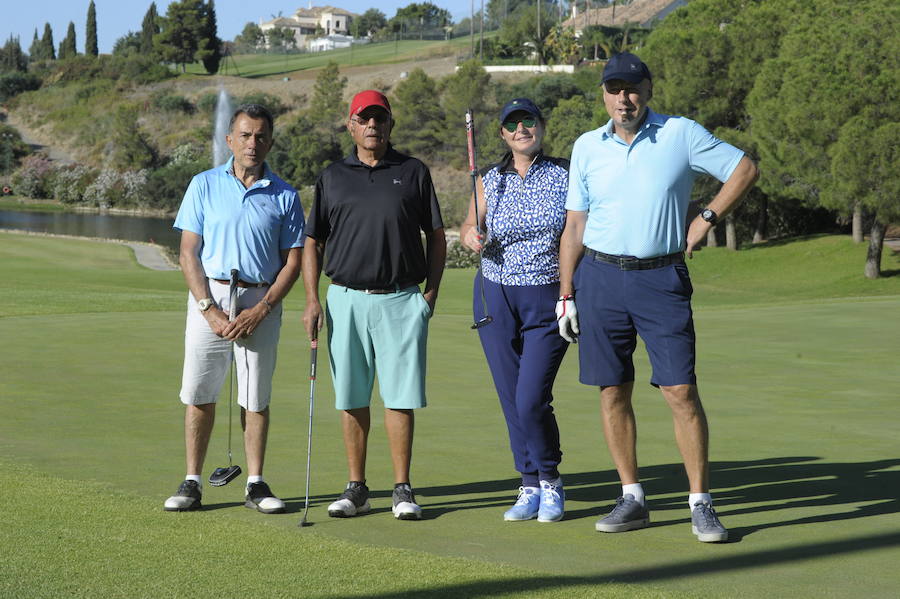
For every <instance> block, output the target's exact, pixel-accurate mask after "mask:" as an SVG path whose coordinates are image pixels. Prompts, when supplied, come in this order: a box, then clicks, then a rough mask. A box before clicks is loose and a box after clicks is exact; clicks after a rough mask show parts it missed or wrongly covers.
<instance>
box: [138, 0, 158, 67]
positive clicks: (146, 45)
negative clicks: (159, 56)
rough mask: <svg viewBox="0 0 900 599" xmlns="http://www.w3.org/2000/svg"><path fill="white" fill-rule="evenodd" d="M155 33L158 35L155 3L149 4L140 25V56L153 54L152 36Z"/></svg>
mask: <svg viewBox="0 0 900 599" xmlns="http://www.w3.org/2000/svg"><path fill="white" fill-rule="evenodd" d="M157 33H159V14H158V13H157V12H156V2H151V3H150V8H148V9H147V14H145V15H144V21H143V23H141V53H142V54H144V55H147V56H149V55H150V54H152V53H153V36H154V35H156V34H157Z"/></svg>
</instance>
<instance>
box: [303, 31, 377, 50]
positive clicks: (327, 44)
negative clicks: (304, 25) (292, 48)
mask: <svg viewBox="0 0 900 599" xmlns="http://www.w3.org/2000/svg"><path fill="white" fill-rule="evenodd" d="M368 43H369V38H367V37H363V38H354V37H353V36H350V35H340V34H337V33H335V34H334V35H326V36H325V37H318V38H316V39H314V40H309V41H308V42H307V44H306V46H307V48H309V51H310V52H324V51H325V50H334V49H335V48H349V47H350V45H351V44H368Z"/></svg>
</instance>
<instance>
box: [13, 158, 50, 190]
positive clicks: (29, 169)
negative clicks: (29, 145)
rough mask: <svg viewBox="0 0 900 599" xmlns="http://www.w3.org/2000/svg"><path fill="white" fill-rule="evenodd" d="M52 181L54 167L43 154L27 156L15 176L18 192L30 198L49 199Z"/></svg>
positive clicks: (14, 184) (14, 183)
mask: <svg viewBox="0 0 900 599" xmlns="http://www.w3.org/2000/svg"><path fill="white" fill-rule="evenodd" d="M52 180H53V166H52V164H51V163H50V160H49V159H48V158H47V157H46V156H44V155H43V154H32V155H31V156H26V157H25V158H23V159H22V164H21V166H19V168H18V170H16V172H15V174H13V186H14V187H15V190H16V192H17V193H18V194H19V195H22V196H25V197H29V198H49V197H50V192H51V183H52Z"/></svg>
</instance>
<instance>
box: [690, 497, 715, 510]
mask: <svg viewBox="0 0 900 599" xmlns="http://www.w3.org/2000/svg"><path fill="white" fill-rule="evenodd" d="M698 501H705V502H707V503H709V504H710V505H712V495H710V494H709V493H691V494H690V495H688V505H689V506H690V507H691V511H692V512H693V511H694V504H695V503H697V502H698Z"/></svg>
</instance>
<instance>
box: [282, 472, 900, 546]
mask: <svg viewBox="0 0 900 599" xmlns="http://www.w3.org/2000/svg"><path fill="white" fill-rule="evenodd" d="M897 466H900V458H890V459H884V460H875V461H871V462H847V463H841V462H821V458H817V457H811V456H790V457H777V458H764V459H759V460H742V461H730V462H712V463H711V464H710V479H711V480H712V482H713V484H714V485H715V486H714V488H713V495H714V497H715V501H716V507H717V511H718V513H719V515H720V516H722V518H723V520H724V519H725V518H727V517H728V516H730V515H737V514H749V513H764V512H772V513H774V512H782V511H783V512H785V513H786V514H787V516H788V517H787V518H785V519H782V520H777V521H772V518H771V517H770V518H768V519H767V520H769V521H768V522H766V523H763V524H759V525H755V526H745V527H741V528H733V529H731V530H730V542H738V541H740V540H741V539H742V538H743V537H745V536H747V535H750V534H753V533H754V532H757V531H760V530H765V529H768V528H777V527H782V526H794V525H802V524H814V523H821V522H832V521H838V520H852V519H855V518H866V517H869V516H878V515H882V514H893V513H898V512H900V497H898V495H897V493H896V491H897V489H900V470H890V469H891V468H896V467H897ZM563 480H564V482H565V488H566V496H567V497H568V498H569V499H570V500H574V501H579V502H587V503H594V504H596V505H595V506H594V507H590V508H586V509H581V510H569V511H567V512H566V516H565V519H566V520H577V519H579V518H594V517H597V516H598V515H601V514H605V513H606V512H607V511H608V510H609V509H610V508H611V507H612V505H613V503H614V501H615V498H616V497H617V496H618V494H619V493H620V492H621V487H620V486H619V480H618V475H617V474H616V472H615V470H604V471H596V472H580V473H574V474H569V473H564V474H563ZM641 482H642V483H643V485H644V489H645V490H646V492H647V494H648V497H649V502H648V503H649V507H650V509H651V511H653V512H655V513H656V518H654V524H652V526H668V525H682V524H685V523H687V522H689V520H690V518H689V515H688V512H687V509H686V508H687V505H686V504H687V500H686V494H687V491H686V489H687V480H686V477H685V475H684V468H683V466H682V465H681V464H659V465H652V466H646V467H643V468H641ZM519 484H520V481H519V479H518V478H508V479H501V480H491V481H476V482H472V483H467V484H462V485H443V486H433V487H419V488H416V493H417V495H418V498H419V502H420V504H421V505H422V508H423V510H424V517H425V518H426V519H434V518H440V517H441V516H443V515H444V514H447V513H450V512H454V511H457V510H467V509H484V508H503V507H508V506H509V505H512V502H513V501H515V490H516V488H517V487H518V486H519ZM663 496H671V497H663ZM336 497H337V493H334V494H330V495H319V496H313V497H311V498H310V507H311V508H312V507H315V506H317V505H322V504H328V503H331V502H332V501H334V500H335V499H336ZM371 497H373V498H379V497H390V491H387V490H373V491H372V493H371ZM654 497H657V499H654ZM286 502H287V509H288V512H289V513H290V512H297V511H301V510H302V509H303V507H304V502H303V497H296V498H290V499H288V500H286ZM748 504H752V505H753V507H742V506H745V505H748ZM829 506H841V507H842V511H839V512H834V511H829V513H824V514H819V515H814V516H806V517H800V518H793V517H790V515H791V514H792V513H793V510H796V509H797V508H803V509H806V508H817V507H818V508H824V507H829ZM373 511H374V510H373ZM380 511H389V510H388V509H384V510H380ZM671 514H677V516H675V517H674V518H673V517H671ZM725 523H726V526H727V520H726V522H725Z"/></svg>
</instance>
